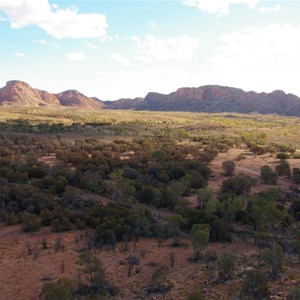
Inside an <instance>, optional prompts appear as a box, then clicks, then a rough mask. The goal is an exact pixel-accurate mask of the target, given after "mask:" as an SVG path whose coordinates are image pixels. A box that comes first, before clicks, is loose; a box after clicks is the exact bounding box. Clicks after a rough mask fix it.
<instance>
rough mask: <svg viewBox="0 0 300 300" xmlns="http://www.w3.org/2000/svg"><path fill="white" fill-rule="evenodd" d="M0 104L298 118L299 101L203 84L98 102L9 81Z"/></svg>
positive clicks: (75, 93) (281, 94) (73, 93)
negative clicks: (247, 114) (201, 85)
mask: <svg viewBox="0 0 300 300" xmlns="http://www.w3.org/2000/svg"><path fill="white" fill-rule="evenodd" d="M99 92H100V91H99ZM0 105H2V106H13V107H19V108H22V107H39V106H42V107H56V108H62V107H73V108H81V109H94V110H97V109H100V108H106V109H123V110H139V111H141V110H149V111H186V112H188V111H190V112H208V113H216V112H237V113H251V112H255V113H260V114H278V115H285V116H300V98H299V97H297V96H295V95H292V94H286V93H284V92H283V91H279V90H277V91H274V92H272V93H256V92H253V91H251V92H245V91H243V90H241V89H237V88H231V87H224V86H217V85H207V86H203V87H198V88H180V89H178V90H177V91H176V92H173V93H170V94H168V95H164V94H159V93H154V92H151V93H148V94H147V95H146V97H145V98H135V99H120V100H116V101H100V100H99V99H97V98H91V97H87V96H85V95H83V94H81V93H80V92H78V91H76V90H69V91H65V92H62V93H59V94H51V93H49V92H46V91H41V90H38V89H34V88H32V87H30V86H29V85H28V84H27V83H25V82H22V81H16V80H15V81H9V82H7V84H6V86H5V87H3V88H2V89H0Z"/></svg>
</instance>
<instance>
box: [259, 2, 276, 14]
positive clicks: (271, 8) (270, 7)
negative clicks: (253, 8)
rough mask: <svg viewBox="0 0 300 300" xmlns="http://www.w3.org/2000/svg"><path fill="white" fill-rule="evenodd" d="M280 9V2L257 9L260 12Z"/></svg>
mask: <svg viewBox="0 0 300 300" xmlns="http://www.w3.org/2000/svg"><path fill="white" fill-rule="evenodd" d="M277 11H280V4H279V3H278V4H276V5H274V6H263V7H261V8H260V9H259V12H261V13H268V12H277Z"/></svg>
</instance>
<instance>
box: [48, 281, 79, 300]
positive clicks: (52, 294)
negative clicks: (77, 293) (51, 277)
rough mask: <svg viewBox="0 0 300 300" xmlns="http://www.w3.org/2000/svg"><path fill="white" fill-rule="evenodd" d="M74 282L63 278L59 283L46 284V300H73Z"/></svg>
mask: <svg viewBox="0 0 300 300" xmlns="http://www.w3.org/2000/svg"><path fill="white" fill-rule="evenodd" d="M73 287H74V282H73V281H72V280H70V279H67V278H61V279H59V280H58V281H57V282H51V283H46V284H45V285H44V287H43V293H44V298H45V300H58V299H59V300H71V299H73V297H72V290H73Z"/></svg>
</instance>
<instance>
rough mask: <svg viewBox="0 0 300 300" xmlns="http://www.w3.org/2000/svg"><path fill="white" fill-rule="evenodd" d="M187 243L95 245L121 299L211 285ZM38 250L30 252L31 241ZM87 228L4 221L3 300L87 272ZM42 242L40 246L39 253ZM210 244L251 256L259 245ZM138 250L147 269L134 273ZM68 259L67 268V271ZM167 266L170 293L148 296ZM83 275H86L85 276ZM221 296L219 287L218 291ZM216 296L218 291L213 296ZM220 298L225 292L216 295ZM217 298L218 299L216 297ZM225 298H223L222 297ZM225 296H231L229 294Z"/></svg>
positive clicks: (31, 295)
mask: <svg viewBox="0 0 300 300" xmlns="http://www.w3.org/2000/svg"><path fill="white" fill-rule="evenodd" d="M58 238H59V239H61V241H62V243H63V245H64V250H63V251H58V252H56V251H55V249H54V244H55V242H56V241H57V239H58ZM42 239H46V240H47V243H48V246H47V249H41V248H42V247H41V241H42ZM182 243H183V244H184V246H182V247H176V248H174V247H171V246H170V244H171V241H170V240H165V241H164V242H163V243H162V245H161V246H160V247H159V246H158V242H157V241H156V240H155V239H141V240H139V241H138V242H137V245H136V251H135V252H134V251H133V243H132V242H129V244H128V251H127V252H124V250H123V244H122V243H119V244H117V247H116V249H115V251H112V250H111V249H105V248H103V249H101V250H98V249H97V250H95V255H96V256H97V257H99V258H100V259H101V261H102V263H103V265H104V268H105V269H106V275H107V279H108V280H109V281H110V282H112V283H113V284H114V285H115V286H117V287H119V289H120V293H119V294H118V295H117V296H116V297H115V299H125V300H126V299H128V300H130V299H186V295H187V294H188V293H189V292H190V291H191V290H193V288H194V287H195V286H203V287H205V281H206V279H205V278H206V276H204V273H205V272H204V271H203V265H201V264H198V263H193V262H190V261H189V260H188V258H189V257H192V255H193V250H192V247H191V242H190V240H188V239H182ZM28 244H29V245H30V247H31V248H32V249H33V254H32V255H28V247H27V245H28ZM85 244H86V234H85V232H68V233H61V234H58V233H52V232H50V231H49V229H47V228H43V229H42V230H41V231H40V232H38V233H34V234H27V233H23V232H21V228H20V226H4V225H1V226H0V299H1V300H21V299H22V300H33V299H41V294H42V293H41V292H42V286H43V284H44V283H46V282H52V281H56V280H57V279H58V278H61V277H67V278H71V279H73V280H75V281H76V280H78V279H79V278H80V276H81V278H82V276H83V275H82V273H81V272H80V270H81V266H80V265H79V264H78V260H79V254H80V252H81V251H82V249H84V248H85ZM36 247H38V248H39V251H38V254H37V256H36V257H35V253H36ZM207 249H210V250H214V251H216V253H217V254H218V255H220V254H222V253H223V252H225V251H234V252H236V251H237V249H238V252H239V253H240V255H249V254H250V253H255V252H256V251H257V250H256V248H255V247H254V245H253V242H249V243H241V244H240V243H239V244H235V243H232V244H219V243H214V244H210V245H209V246H208V247H207ZM171 253H173V254H174V257H175V263H174V268H173V269H172V268H171V264H170V254H171ZM130 255H134V256H136V257H138V258H139V260H140V261H141V265H140V266H141V271H140V272H139V273H136V272H135V271H134V272H133V274H132V275H131V276H130V277H128V266H127V258H128V256H130ZM62 262H63V264H64V266H65V270H64V272H63V273H62ZM161 265H168V266H170V274H169V275H168V279H167V282H168V285H169V286H170V287H171V290H170V293H168V294H167V295H165V296H159V295H155V296H153V295H149V296H147V295H146V292H145V291H146V289H147V287H148V286H149V283H150V281H151V276H152V273H153V271H154V270H155V269H157V268H158V267H159V266H161ZM79 274H81V275H79ZM214 293H215V294H216V295H217V293H218V290H217V289H216V290H215V292H214ZM212 297H213V295H212ZM216 298H219V297H216ZM211 299H213V298H211ZM219 299H220V298H219ZM222 299H228V298H227V297H225V298H222Z"/></svg>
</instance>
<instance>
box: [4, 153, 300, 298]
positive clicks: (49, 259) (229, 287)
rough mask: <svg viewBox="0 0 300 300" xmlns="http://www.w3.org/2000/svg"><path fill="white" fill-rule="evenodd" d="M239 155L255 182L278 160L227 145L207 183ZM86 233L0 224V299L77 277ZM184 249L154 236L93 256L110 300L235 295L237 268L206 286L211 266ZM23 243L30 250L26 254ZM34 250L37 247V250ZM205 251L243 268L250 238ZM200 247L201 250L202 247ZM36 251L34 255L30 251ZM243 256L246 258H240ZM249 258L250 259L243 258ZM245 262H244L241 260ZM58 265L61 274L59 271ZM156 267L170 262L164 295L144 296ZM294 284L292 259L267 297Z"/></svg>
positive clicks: (286, 182) (298, 272)
mask: <svg viewBox="0 0 300 300" xmlns="http://www.w3.org/2000/svg"><path fill="white" fill-rule="evenodd" d="M241 153H243V154H244V155H245V157H246V158H245V159H243V160H240V161H238V162H236V164H237V167H236V174H238V173H245V174H248V175H251V176H253V177H255V178H258V180H259V174H260V170H259V169H260V167H261V166H262V165H264V164H268V165H269V166H271V167H273V168H275V165H276V164H277V163H278V162H279V160H278V159H276V158H274V157H271V156H270V155H269V154H268V155H262V156H254V155H252V154H251V153H250V152H248V151H247V150H241V149H231V150H230V151H229V152H227V153H220V154H219V155H218V157H217V158H216V159H215V160H214V161H213V162H212V163H211V165H210V167H211V168H212V170H213V178H212V179H211V180H210V181H209V187H210V188H212V189H214V190H219V189H220V187H221V184H222V181H223V180H224V179H225V178H227V177H225V176H224V175H222V162H223V161H225V160H233V159H235V158H236V157H237V156H238V155H239V154H241ZM289 163H290V165H291V167H296V166H298V167H299V160H298V161H297V160H289ZM291 185H292V181H291V180H290V179H288V178H283V177H281V178H280V179H279V180H278V187H280V188H282V189H284V190H286V191H288V189H289V187H290V186H291ZM270 187H272V186H270V185H264V184H261V183H259V184H258V186H256V187H254V188H253V189H252V192H258V191H262V190H265V189H268V188H270ZM86 234H89V233H86V232H83V231H81V232H79V231H76V232H68V233H52V232H51V231H50V229H49V228H43V229H42V230H41V231H40V232H38V233H34V234H27V233H23V232H21V227H20V226H4V225H0V300H34V299H42V287H43V284H45V283H47V282H53V281H56V280H57V279H58V278H61V277H66V278H71V279H73V280H74V281H78V280H79V279H80V278H81V279H82V278H83V276H84V275H83V274H82V272H81V266H80V265H79V264H78V261H79V255H80V253H81V252H82V250H84V249H85V248H86ZM43 239H46V241H47V244H48V245H47V249H41V248H42V247H41V241H42V240H43ZM58 239H60V240H61V241H62V243H63V245H64V249H63V251H58V252H56V251H55V247H54V245H55V243H56V242H57V240H58ZM182 243H183V244H184V245H185V246H184V247H176V248H174V247H171V246H170V244H171V240H165V241H164V242H163V244H162V245H161V246H160V247H159V246H158V243H157V241H156V240H155V239H140V240H139V241H138V242H137V245H136V250H135V252H134V249H133V243H132V242H129V244H128V251H127V252H124V250H123V246H124V245H123V244H122V243H118V244H117V247H116V249H115V251H113V250H112V249H105V248H103V249H101V250H100V249H97V250H95V251H94V253H95V255H96V256H97V257H99V258H100V259H101V261H102V263H103V265H104V268H105V270H106V275H107V279H108V280H109V281H110V282H111V283H112V284H114V285H115V286H117V287H118V288H119V289H120V292H119V294H118V295H117V296H116V297H115V298H114V299H124V300H131V299H176V300H180V299H186V297H187V295H188V294H189V292H190V291H192V290H193V289H194V288H195V287H198V288H200V289H202V290H204V291H205V292H206V293H209V295H208V296H207V299H218V300H220V299H224V300H225V299H237V295H238V293H239V289H240V287H241V283H242V281H243V277H244V273H243V272H238V273H237V275H236V277H235V279H234V280H232V281H230V282H228V283H225V284H215V285H213V286H211V285H208V280H207V278H208V276H209V275H208V274H209V272H212V273H214V274H215V273H217V269H216V265H214V267H213V268H212V269H211V270H208V269H207V266H206V264H204V263H195V262H191V261H190V260H189V258H190V257H192V256H193V250H192V246H191V241H190V240H189V239H184V238H183V239H182ZM28 245H29V246H30V248H31V249H32V252H33V253H32V254H31V255H28ZM37 249H38V251H37ZM206 250H212V251H216V253H217V254H218V255H221V254H222V253H224V252H228V251H232V252H234V253H236V254H237V255H238V257H239V265H240V267H241V269H243V268H244V269H245V268H247V267H249V263H248V261H249V262H250V264H251V257H255V255H256V254H257V251H258V250H257V248H256V247H255V246H254V243H253V240H252V239H248V240H244V241H241V240H238V239H237V237H235V239H234V241H233V243H230V244H219V243H210V244H209V246H208V247H207V249H206ZM206 250H205V251H206ZM171 253H173V255H174V257H175V264H174V268H171V264H170V255H171ZM35 254H36V255H35ZM131 255H134V256H136V257H138V258H139V260H140V262H141V265H140V266H141V270H140V272H139V273H136V272H135V271H134V272H133V274H132V275H131V276H130V277H129V276H128V266H127V258H128V257H129V256H131ZM246 258H248V259H246ZM249 258H250V259H249ZM246 261H247V263H245V262H246ZM62 265H64V272H62ZM162 265H168V266H170V272H169V274H168V275H167V277H166V282H167V285H168V286H169V287H170V292H169V293H168V294H166V295H159V294H155V295H152V294H150V295H147V294H146V289H147V287H149V284H150V282H151V276H152V273H153V271H154V270H156V269H157V268H158V267H160V266H162ZM296 285H300V268H299V265H298V264H296V265H295V263H294V262H293V263H291V264H290V265H288V267H287V268H286V279H285V280H282V282H279V283H276V284H274V286H272V296H271V299H286V295H287V293H288V291H289V290H290V288H291V286H296Z"/></svg>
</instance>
